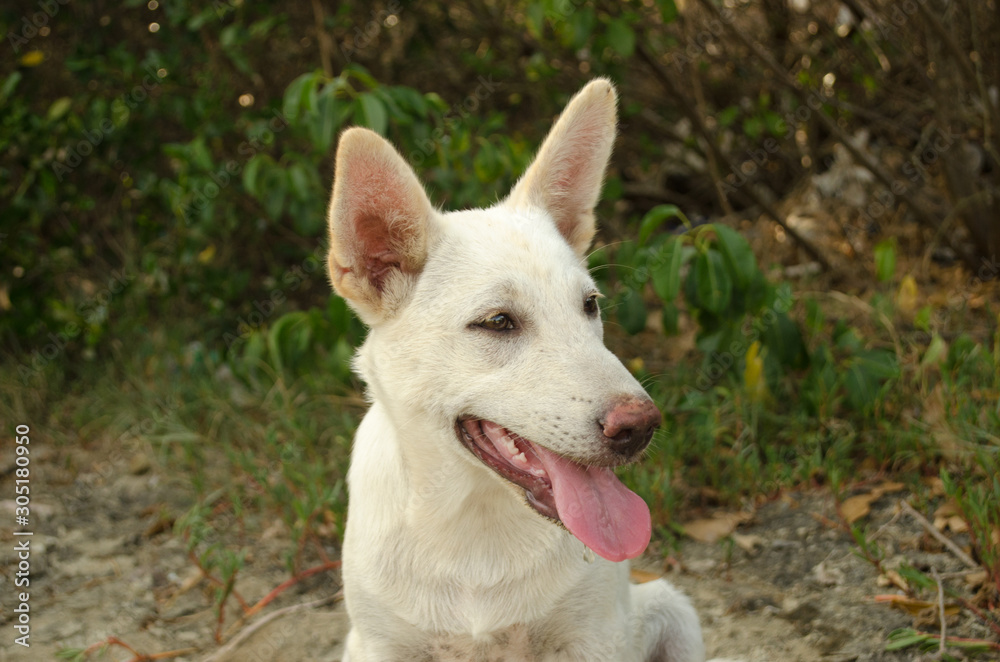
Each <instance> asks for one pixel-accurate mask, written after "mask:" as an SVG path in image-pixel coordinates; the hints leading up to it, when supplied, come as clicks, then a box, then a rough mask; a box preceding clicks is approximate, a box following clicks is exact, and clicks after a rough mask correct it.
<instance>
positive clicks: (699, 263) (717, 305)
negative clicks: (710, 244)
mask: <svg viewBox="0 0 1000 662" xmlns="http://www.w3.org/2000/svg"><path fill="white" fill-rule="evenodd" d="M693 273H694V276H695V289H696V291H697V293H698V302H699V303H700V305H701V307H702V308H704V309H705V310H707V311H708V312H710V313H714V314H716V315H718V314H720V313H721V312H722V311H723V310H725V309H726V306H728V305H729V301H730V299H731V298H732V294H733V282H732V280H731V279H730V278H729V274H728V273H727V271H726V265H725V263H724V261H723V259H722V255H720V254H719V252H718V251H715V250H711V249H709V250H708V251H706V252H704V253H701V254H700V255H698V257H696V258H695V262H694V272H693Z"/></svg>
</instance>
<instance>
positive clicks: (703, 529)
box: [684, 513, 751, 543]
mask: <svg viewBox="0 0 1000 662" xmlns="http://www.w3.org/2000/svg"><path fill="white" fill-rule="evenodd" d="M750 518H751V515H750V514H749V513H726V514H722V515H716V516H715V517H711V518H707V519H696V520H693V521H691V522H687V523H686V524H685V525H684V533H686V534H687V535H688V537H690V538H692V539H694V540H697V541H698V542H704V543H713V542H717V541H719V540H722V539H723V538H725V537H726V536H728V535H731V534H732V533H733V531H735V530H736V527H737V526H739V525H740V524H742V523H743V522H746V521H749V519H750Z"/></svg>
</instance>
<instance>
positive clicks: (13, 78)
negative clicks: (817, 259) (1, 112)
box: [0, 71, 21, 103]
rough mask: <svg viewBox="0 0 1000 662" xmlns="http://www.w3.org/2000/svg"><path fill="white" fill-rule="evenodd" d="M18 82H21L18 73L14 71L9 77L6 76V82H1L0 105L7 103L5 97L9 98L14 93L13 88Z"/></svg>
mask: <svg viewBox="0 0 1000 662" xmlns="http://www.w3.org/2000/svg"><path fill="white" fill-rule="evenodd" d="M20 82H21V72H20V71H15V72H14V73H12V74H11V75H9V76H7V78H6V80H4V82H3V85H2V86H0V103H3V102H5V101H7V97H9V96H10V95H11V94H12V93H13V92H14V88H16V87H17V84H18V83H20Z"/></svg>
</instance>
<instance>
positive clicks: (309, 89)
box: [281, 73, 319, 124]
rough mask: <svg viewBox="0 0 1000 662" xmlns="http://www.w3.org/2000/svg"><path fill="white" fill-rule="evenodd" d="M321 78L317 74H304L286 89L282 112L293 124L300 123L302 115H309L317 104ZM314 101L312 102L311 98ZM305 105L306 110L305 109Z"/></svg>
mask: <svg viewBox="0 0 1000 662" xmlns="http://www.w3.org/2000/svg"><path fill="white" fill-rule="evenodd" d="M318 82H319V78H318V76H317V75H316V74H315V73H308V74H302V75H301V76H299V77H298V78H296V79H295V80H293V81H292V82H291V83H290V84H289V85H288V87H286V88H285V96H284V98H283V99H282V104H281V112H282V113H284V115H285V118H286V119H287V120H288V121H289V122H290V123H292V124H294V123H295V122H297V121H298V119H299V115H300V114H305V113H308V112H309V111H310V110H312V105H313V104H314V103H315V90H316V85H317V83H318ZM310 94H312V96H313V99H312V100H311V101H310V100H309V96H310ZM303 102H305V103H304V104H303ZM303 105H305V108H304V107H303Z"/></svg>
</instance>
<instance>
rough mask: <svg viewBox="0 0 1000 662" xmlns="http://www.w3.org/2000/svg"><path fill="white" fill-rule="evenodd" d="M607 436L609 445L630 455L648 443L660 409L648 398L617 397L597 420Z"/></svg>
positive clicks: (616, 450) (658, 419)
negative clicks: (619, 398)
mask: <svg viewBox="0 0 1000 662" xmlns="http://www.w3.org/2000/svg"><path fill="white" fill-rule="evenodd" d="M597 422H598V423H599V424H600V426H601V428H602V429H603V430H604V436H605V437H607V438H608V447H609V448H610V449H611V450H612V451H614V452H615V453H616V454H617V455H621V456H622V457H627V458H630V457H633V456H634V455H635V454H636V453H638V452H639V451H641V450H642V449H644V448H645V447H646V446H648V445H649V441H650V440H651V439H652V438H653V432H655V431H656V428H658V427H659V426H660V410H659V409H657V408H656V405H654V404H653V401H652V400H649V399H648V398H637V397H629V398H625V399H623V400H620V401H618V402H617V403H616V404H615V405H614V406H612V407H611V409H609V410H608V411H607V412H605V413H604V416H603V417H602V418H601V419H599V420H598V421H597Z"/></svg>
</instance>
